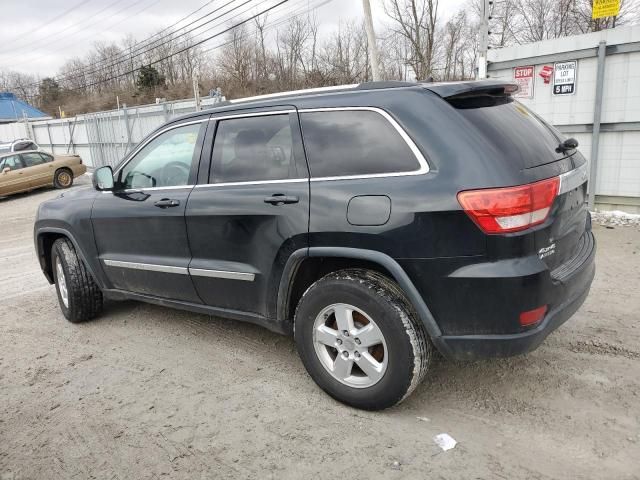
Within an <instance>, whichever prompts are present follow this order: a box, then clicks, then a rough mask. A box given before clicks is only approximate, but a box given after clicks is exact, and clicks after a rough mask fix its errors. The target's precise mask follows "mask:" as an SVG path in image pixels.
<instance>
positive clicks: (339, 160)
mask: <svg viewBox="0 0 640 480" xmlns="http://www.w3.org/2000/svg"><path fill="white" fill-rule="evenodd" d="M300 123H301V125H302V136H303V138H304V145H305V151H306V153H307V159H308V160H309V169H310V170H311V176H312V177H316V178H317V177H336V176H340V177H341V176H351V175H371V174H384V173H399V172H412V171H415V170H418V169H419V168H420V164H419V163H418V160H417V159H416V156H415V155H414V153H413V152H412V151H411V149H410V148H409V146H408V145H407V142H406V141H405V140H404V139H403V138H402V137H401V136H400V133H399V132H398V131H397V130H396V129H395V127H394V126H393V125H392V124H391V123H390V122H389V121H388V120H387V119H386V118H384V117H383V116H382V115H381V114H380V113H378V112H375V111H370V110H335V111H331V110H325V111H317V112H302V113H300Z"/></svg>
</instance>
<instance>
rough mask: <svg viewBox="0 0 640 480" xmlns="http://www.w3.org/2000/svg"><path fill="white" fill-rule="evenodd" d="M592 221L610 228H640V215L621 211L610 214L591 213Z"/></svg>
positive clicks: (613, 211)
mask: <svg viewBox="0 0 640 480" xmlns="http://www.w3.org/2000/svg"><path fill="white" fill-rule="evenodd" d="M591 220H592V221H593V223H597V224H598V225H603V226H605V227H608V226H619V227H628V226H636V225H638V226H640V214H637V213H627V212H622V211H620V210H611V211H608V212H591Z"/></svg>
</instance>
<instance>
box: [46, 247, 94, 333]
mask: <svg viewBox="0 0 640 480" xmlns="http://www.w3.org/2000/svg"><path fill="white" fill-rule="evenodd" d="M51 262H52V266H53V278H54V280H55V283H56V291H57V293H58V303H59V304H60V309H61V310H62V314H63V315H64V316H65V318H66V319H67V320H69V321H70V322H73V323H77V322H83V321H85V320H90V319H92V318H94V317H95V316H96V315H98V314H99V313H100V311H101V310H102V292H101V291H100V288H99V287H98V285H97V284H96V283H95V281H94V280H93V278H92V277H91V274H90V273H89V272H88V270H87V267H86V266H85V265H84V263H83V262H82V260H81V259H80V258H79V257H78V254H77V253H76V251H75V249H74V248H73V244H72V243H71V242H70V241H69V240H68V239H66V238H60V239H58V240H56V241H55V242H54V244H53V247H52V248H51Z"/></svg>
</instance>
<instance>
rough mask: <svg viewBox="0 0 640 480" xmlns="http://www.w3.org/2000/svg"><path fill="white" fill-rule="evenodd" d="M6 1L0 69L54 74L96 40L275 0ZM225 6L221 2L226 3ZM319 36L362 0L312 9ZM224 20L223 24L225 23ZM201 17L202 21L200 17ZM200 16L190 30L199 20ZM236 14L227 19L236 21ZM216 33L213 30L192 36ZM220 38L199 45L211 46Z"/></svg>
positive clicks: (250, 10)
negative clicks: (318, 26) (245, 2)
mask: <svg viewBox="0 0 640 480" xmlns="http://www.w3.org/2000/svg"><path fill="white" fill-rule="evenodd" d="M244 1H246V0H232V1H224V0H179V1H176V0H28V1H26V0H23V1H17V0H8V1H3V2H2V17H1V19H2V28H0V69H3V70H17V71H21V72H25V73H38V74H40V75H42V76H45V75H53V74H55V73H57V72H58V69H59V68H60V66H61V65H62V64H63V63H64V62H65V61H66V60H68V59H70V58H72V57H75V56H81V57H83V56H84V55H85V53H86V52H88V51H89V50H90V49H91V45H92V44H93V42H95V41H104V42H117V43H120V41H121V40H122V39H123V38H124V37H126V36H127V35H129V34H131V35H133V36H134V37H135V38H136V39H138V40H143V39H145V38H146V37H148V36H149V35H153V34H154V33H156V32H158V31H159V30H162V29H164V28H167V27H168V26H170V25H172V24H175V23H176V22H178V21H179V20H180V19H182V18H183V17H186V16H187V15H189V14H190V13H192V12H193V11H195V10H197V9H198V8H200V7H203V6H204V8H202V10H200V11H199V12H198V13H196V14H194V15H193V16H191V17H189V18H187V19H185V20H183V21H182V22H180V23H178V27H179V26H184V25H186V24H187V23H189V22H190V21H193V20H195V19H196V18H198V17H199V16H202V15H204V14H206V13H209V12H210V11H212V10H214V9H216V8H219V7H221V6H222V7H223V8H222V10H220V11H219V12H218V13H216V14H215V15H213V16H212V17H207V19H209V18H213V17H215V16H216V15H220V14H222V13H223V12H226V11H228V10H230V9H232V8H234V7H238V8H237V10H234V11H233V12H232V13H229V15H228V16H226V17H223V18H221V19H220V20H218V21H216V22H213V23H211V24H209V25H207V26H203V28H202V29H199V30H195V31H194V32H193V34H194V35H195V34H197V33H199V32H202V31H203V30H205V29H206V28H209V27H211V26H214V27H215V26H216V25H220V27H219V28H218V30H220V29H221V28H224V26H223V25H224V24H225V23H227V22H229V21H230V20H229V18H230V17H232V16H233V15H235V14H238V13H243V12H246V13H245V14H244V17H245V18H246V17H247V16H250V15H252V14H254V13H257V12H259V11H260V10H262V9H264V8H267V7H269V6H270V5H273V4H275V3H277V0H253V1H252V2H250V3H248V4H247V5H245V6H242V4H243V2H244ZM322 1H323V0H289V1H288V2H287V3H285V4H283V5H281V6H280V7H278V8H276V9H275V10H273V11H272V12H271V13H270V14H269V15H270V16H269V18H270V19H274V20H275V19H277V18H281V17H282V16H284V15H287V14H288V13H290V12H300V11H302V9H303V8H304V7H305V6H306V5H307V4H308V5H311V6H313V5H316V4H320V3H321V2H322ZM382 1H383V0H371V4H372V9H373V14H374V19H375V21H376V23H380V22H382V21H386V18H385V15H384V11H383V9H382ZM463 1H464V0H440V11H441V14H442V16H443V17H448V16H450V15H451V14H452V13H454V12H455V11H456V10H457V9H458V8H459V7H460V5H461V4H462V3H463ZM225 4H226V5H225ZM205 5H206V6H205ZM316 11H317V16H318V19H319V21H320V25H321V34H326V33H327V32H329V31H331V30H332V29H334V28H336V27H337V25H338V24H339V22H340V21H341V20H343V21H344V20H349V19H360V18H362V1H361V0H332V1H329V3H327V4H325V5H322V6H320V7H318V8H317V10H316ZM225 19H226V22H225ZM205 20H206V19H205ZM205 20H202V21H200V22H198V23H195V24H194V25H192V26H191V27H189V28H194V27H196V26H198V25H199V24H201V23H202V22H204V21H205ZM238 20H239V18H235V19H234V20H233V21H232V23H234V22H237V21H238ZM214 33H216V28H213V29H212V30H209V32H207V33H204V34H203V35H201V36H200V37H197V38H205V37H206V36H207V35H211V34H214ZM219 41H220V39H214V40H211V41H210V42H208V43H205V44H204V45H203V48H210V47H212V46H215V45H216V42H219Z"/></svg>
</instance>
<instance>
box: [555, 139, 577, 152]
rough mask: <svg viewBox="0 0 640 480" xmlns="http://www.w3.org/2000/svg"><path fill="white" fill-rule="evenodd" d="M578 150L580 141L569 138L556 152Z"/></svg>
mask: <svg viewBox="0 0 640 480" xmlns="http://www.w3.org/2000/svg"><path fill="white" fill-rule="evenodd" d="M576 148H578V140H576V139H575V138H567V139H566V140H565V141H564V142H561V143H560V145H558V147H557V148H556V152H558V153H566V152H568V151H569V150H575V149H576Z"/></svg>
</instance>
